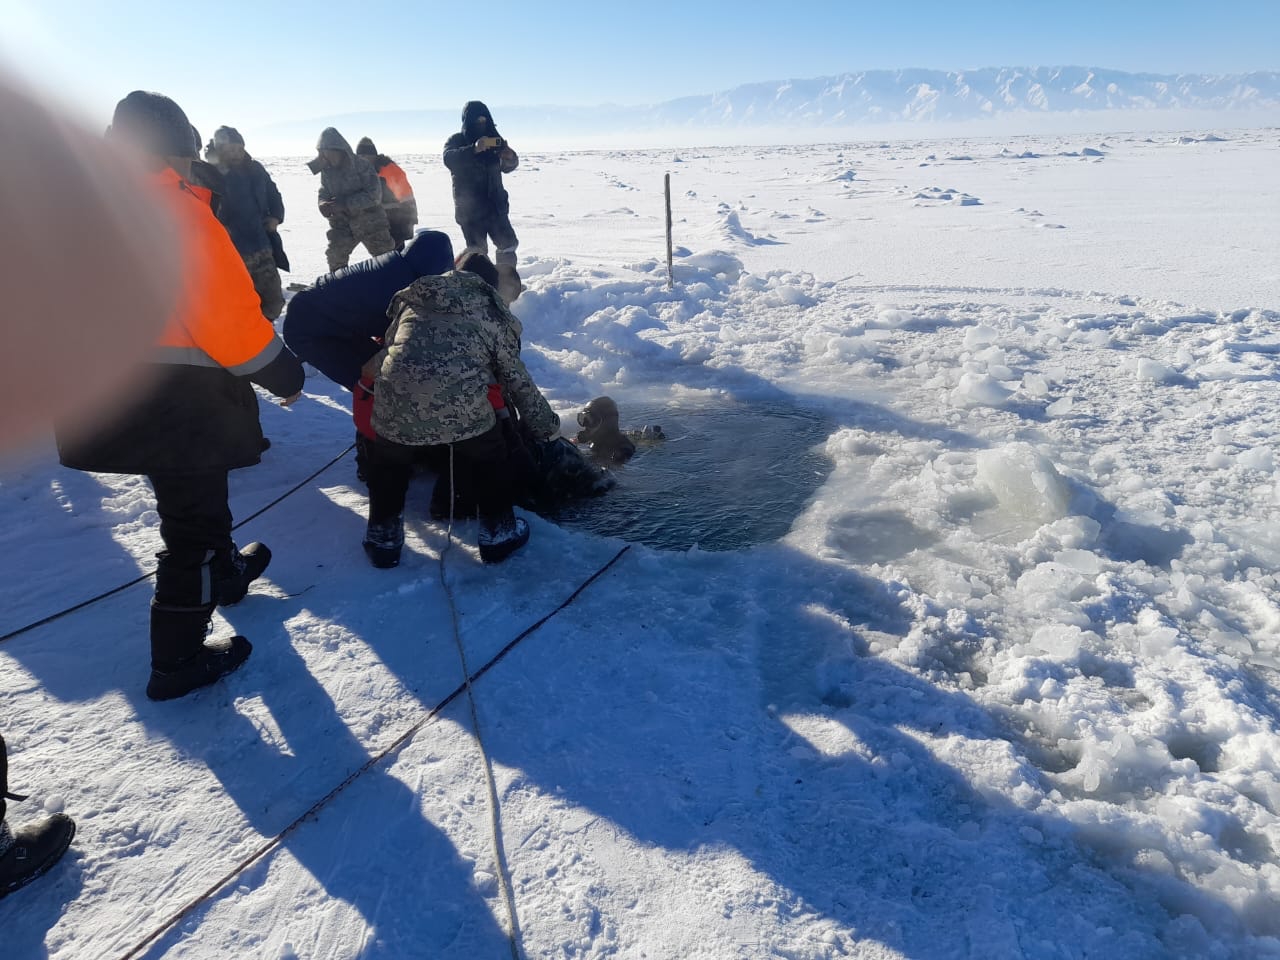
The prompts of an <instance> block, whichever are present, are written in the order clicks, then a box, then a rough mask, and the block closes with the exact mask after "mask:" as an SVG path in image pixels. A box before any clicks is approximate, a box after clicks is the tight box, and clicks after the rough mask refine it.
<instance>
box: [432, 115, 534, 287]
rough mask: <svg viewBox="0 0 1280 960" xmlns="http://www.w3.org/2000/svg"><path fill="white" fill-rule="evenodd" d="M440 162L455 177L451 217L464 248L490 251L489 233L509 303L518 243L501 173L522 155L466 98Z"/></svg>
mask: <svg viewBox="0 0 1280 960" xmlns="http://www.w3.org/2000/svg"><path fill="white" fill-rule="evenodd" d="M444 165H445V166H446V167H448V168H449V173H450V174H451V175H452V177H453V210H454V219H455V220H456V221H457V222H458V226H460V227H461V228H462V238H463V240H465V241H466V245H467V246H466V250H464V251H463V255H466V254H468V253H481V254H484V255H485V256H488V253H489V238H490V237H492V238H493V245H494V247H495V248H496V254H495V256H494V258H493V262H494V265H495V266H496V267H497V268H498V293H499V294H500V295H501V296H502V299H503V300H505V301H506V302H507V303H508V304H509V303H511V302H512V301H513V300H515V299H516V297H518V296H520V291H521V290H522V289H523V287H522V286H521V284H520V274H519V273H518V272H516V245H517V244H518V243H519V240H518V239H517V238H516V232H515V230H513V229H512V228H511V218H510V212H511V202H510V199H509V198H508V196H507V191H506V189H505V188H504V187H503V186H502V175H503V174H504V173H511V172H512V171H513V170H515V168H516V167H518V166H519V165H520V158H519V157H518V156H516V152H515V151H514V150H512V149H511V145H510V144H508V143H507V141H506V140H504V139H503V138H502V136H501V134H499V133H498V128H497V127H495V126H494V124H493V117H492V116H491V115H490V113H489V108H488V107H486V106H485V105H484V104H483V103H481V102H480V101H479V100H469V101H467V104H466V106H464V107H463V108H462V130H461V131H460V132H459V133H455V134H454V135H453V136H451V137H450V138H449V139H448V140H447V141H446V142H445V145H444Z"/></svg>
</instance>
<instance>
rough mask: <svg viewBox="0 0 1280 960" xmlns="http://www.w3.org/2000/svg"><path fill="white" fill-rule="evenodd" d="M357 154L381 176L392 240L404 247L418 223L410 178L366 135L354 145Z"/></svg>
mask: <svg viewBox="0 0 1280 960" xmlns="http://www.w3.org/2000/svg"><path fill="white" fill-rule="evenodd" d="M356 156H358V157H364V158H365V159H366V160H368V161H369V162H370V163H372V164H373V169H375V170H377V171H378V176H379V177H381V178H382V206H383V209H385V210H386V211H387V222H388V223H389V224H390V225H391V239H392V240H394V241H395V242H396V249H397V250H403V249H404V245H405V244H406V243H408V242H409V241H410V240H412V239H413V228H414V227H415V226H417V224H418V201H417V200H415V199H414V197H413V187H411V186H410V185H409V178H408V177H407V176H405V172H404V170H402V169H401V168H400V164H398V163H396V162H395V161H394V160H392V159H391V158H390V157H388V156H387V155H386V154H382V153H379V152H378V148H377V147H375V146H374V145H373V141H372V140H370V139H369V138H368V137H362V138H361V140H360V142H359V143H358V144H356Z"/></svg>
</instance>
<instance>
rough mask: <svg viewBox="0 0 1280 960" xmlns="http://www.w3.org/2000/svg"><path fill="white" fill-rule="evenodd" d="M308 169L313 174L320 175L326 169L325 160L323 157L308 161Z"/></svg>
mask: <svg viewBox="0 0 1280 960" xmlns="http://www.w3.org/2000/svg"><path fill="white" fill-rule="evenodd" d="M307 169H308V170H310V171H311V172H312V173H319V172H320V171H321V170H323V169H324V159H323V158H321V157H312V158H311V159H310V160H308V161H307Z"/></svg>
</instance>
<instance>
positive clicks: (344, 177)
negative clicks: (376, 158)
mask: <svg viewBox="0 0 1280 960" xmlns="http://www.w3.org/2000/svg"><path fill="white" fill-rule="evenodd" d="M316 149H317V150H341V151H342V152H343V153H344V154H346V158H345V159H344V160H343V163H342V166H341V167H337V168H336V169H335V168H334V167H328V166H326V167H325V168H324V169H323V170H321V171H320V194H319V201H320V202H321V203H323V202H324V201H326V200H334V201H337V204H338V215H339V216H347V217H351V216H354V215H355V214H357V213H359V212H360V211H362V210H367V209H369V208H370V207H380V206H382V180H381V179H380V178H379V177H378V171H376V170H374V169H373V164H371V163H370V162H369V161H368V160H366V159H365V158H364V157H358V156H356V154H355V152H354V151H353V150H352V149H351V144H349V143H347V140H346V138H345V137H344V136H343V135H342V134H340V133H339V132H338V131H337V130H335V129H334V128H333V127H325V129H324V132H323V133H321V134H320V140H319V142H318V143H317V144H316Z"/></svg>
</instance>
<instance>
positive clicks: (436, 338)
mask: <svg viewBox="0 0 1280 960" xmlns="http://www.w3.org/2000/svg"><path fill="white" fill-rule="evenodd" d="M387 316H389V317H390V318H391V326H390V327H388V328H387V334H386V338H385V341H384V342H385V343H386V347H385V348H384V349H383V351H382V353H381V354H380V355H379V356H378V357H377V358H375V363H377V364H379V372H378V377H377V381H376V383H375V387H374V401H373V428H374V430H376V431H377V433H378V435H379V436H382V437H386V438H387V439H388V440H392V441H394V442H396V443H403V444H408V445H410V446H425V445H429V444H435V443H453V442H454V441H457V440H466V439H467V438H469V437H475V436H479V435H480V434H482V433H484V432H485V431H486V430H489V429H490V428H492V427H493V425H494V424H495V423H496V422H497V418H496V417H495V415H494V412H493V407H492V406H491V405H490V403H489V396H488V390H489V384H491V383H497V384H499V385H501V386H502V388H503V389H504V390H505V391H506V392H507V394H508V395H509V396H510V397H511V399H512V401H513V402H514V403H515V404H516V406H517V407H518V408H519V410H520V413H521V416H522V417H523V418H524V420H525V422H526V423H527V424H528V425H529V427H530V429H531V430H532V431H533V433H534V435H535V436H536V437H537V438H538V439H549V438H551V437H554V436H556V435H557V434H558V433H559V432H560V418H559V417H558V416H556V414H555V411H553V410H552V409H551V406H550V405H549V404H548V403H547V401H546V398H545V397H543V396H542V394H541V392H539V390H538V387H537V384H535V383H534V382H533V378H532V377H530V376H529V371H528V370H527V369H526V368H525V365H524V361H523V360H521V359H520V321H519V320H517V319H516V318H515V317H514V316H512V314H511V312H510V311H509V310H508V309H507V308H506V306H504V305H503V303H502V300H501V299H500V298H499V297H498V295H497V293H496V292H495V291H494V289H493V288H492V287H490V286H489V285H488V284H487V283H485V282H484V281H483V280H481V279H480V278H479V277H477V276H475V275H474V274H470V273H461V272H458V271H451V272H449V273H446V274H443V275H441V276H428V277H421V278H419V279H418V280H416V281H414V283H413V284H412V285H411V286H409V287H406V288H405V289H403V290H401V291H400V292H399V293H397V294H396V295H395V296H394V297H392V298H391V306H390V307H389V308H388V310H387Z"/></svg>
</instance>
